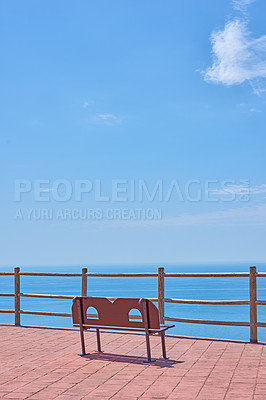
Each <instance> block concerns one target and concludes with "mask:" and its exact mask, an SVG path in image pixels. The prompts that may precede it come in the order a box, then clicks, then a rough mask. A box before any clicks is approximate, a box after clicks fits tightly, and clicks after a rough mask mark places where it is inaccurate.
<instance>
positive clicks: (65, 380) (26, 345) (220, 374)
mask: <svg viewBox="0 0 266 400" xmlns="http://www.w3.org/2000/svg"><path fill="white" fill-rule="evenodd" d="M101 338H102V343H103V348H104V350H105V352H104V353H101V354H98V353H96V352H95V333H94V332H86V334H85V340H86V346H87V349H88V350H89V351H90V354H89V355H87V356H85V357H80V356H78V353H79V352H80V342H79V333H78V331H76V330H60V329H41V328H24V327H15V326H4V325H3V326H1V325H0V358H1V365H0V398H3V399H17V400H19V399H25V398H27V399H30V400H53V399H57V400H72V399H75V400H79V399H82V400H107V399H108V400H109V399H112V400H125V399H128V400H137V399H141V400H148V399H169V400H176V399H178V400H195V399H196V400H238V399H241V400H243V399H245V400H249V399H250V400H251V399H253V400H265V399H266V384H265V382H266V357H265V355H266V346H264V345H263V344H249V343H244V342H238V343H237V342H231V341H226V340H224V341H222V340H220V341H219V340H213V341H212V340H202V339H196V338H191V339H189V338H181V337H175V336H167V337H166V343H167V349H168V356H169V359H168V360H163V359H160V357H161V345H160V338H159V337H158V336H153V337H151V346H152V355H153V357H155V358H156V362H154V363H151V364H146V363H144V362H143V361H144V360H145V358H146V349H145V337H144V335H141V334H128V333H117V332H116V333H114V332H111V333H110V332H103V333H102V334H101Z"/></svg>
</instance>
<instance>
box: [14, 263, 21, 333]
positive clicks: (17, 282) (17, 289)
mask: <svg viewBox="0 0 266 400" xmlns="http://www.w3.org/2000/svg"><path fill="white" fill-rule="evenodd" d="M19 271H20V268H19V267H16V268H14V295H15V297H14V299H15V325H16V326H20V296H19V295H20V275H19Z"/></svg>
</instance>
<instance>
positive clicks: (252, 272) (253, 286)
mask: <svg viewBox="0 0 266 400" xmlns="http://www.w3.org/2000/svg"><path fill="white" fill-rule="evenodd" d="M256 274H257V272H256V267H249V301H250V303H249V309H250V342H251V343H257V325H256V324H257V305H256V301H257V281H256V279H257V278H256Z"/></svg>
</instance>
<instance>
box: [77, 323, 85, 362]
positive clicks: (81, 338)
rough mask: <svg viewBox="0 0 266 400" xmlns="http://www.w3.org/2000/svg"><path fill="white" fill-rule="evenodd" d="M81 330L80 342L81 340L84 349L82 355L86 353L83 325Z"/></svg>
mask: <svg viewBox="0 0 266 400" xmlns="http://www.w3.org/2000/svg"><path fill="white" fill-rule="evenodd" d="M79 332H80V342H81V351H82V354H81V355H82V356H84V355H85V354H86V349H85V340H84V332H83V327H82V326H81V327H80V329H79Z"/></svg>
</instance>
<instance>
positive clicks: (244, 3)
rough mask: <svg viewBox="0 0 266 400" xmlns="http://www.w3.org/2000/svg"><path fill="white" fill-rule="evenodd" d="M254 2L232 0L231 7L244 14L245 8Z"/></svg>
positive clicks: (252, 0) (249, 0) (251, 0)
mask: <svg viewBox="0 0 266 400" xmlns="http://www.w3.org/2000/svg"><path fill="white" fill-rule="evenodd" d="M254 1H255V0H233V7H234V9H235V10H238V11H240V12H242V13H245V12H246V10H247V7H248V6H249V5H250V4H251V3H253V2H254Z"/></svg>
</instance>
